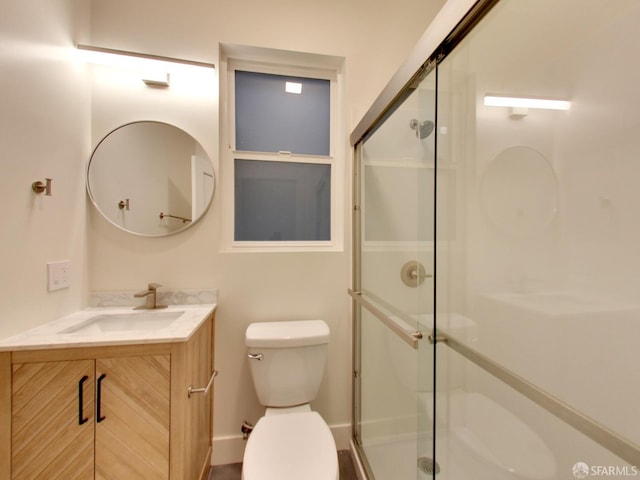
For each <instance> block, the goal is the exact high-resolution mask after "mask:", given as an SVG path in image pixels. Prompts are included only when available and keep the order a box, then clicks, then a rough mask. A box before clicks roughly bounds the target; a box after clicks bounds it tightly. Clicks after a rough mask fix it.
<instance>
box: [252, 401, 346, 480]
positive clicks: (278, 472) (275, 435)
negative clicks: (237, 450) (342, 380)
mask: <svg viewBox="0 0 640 480" xmlns="http://www.w3.org/2000/svg"><path fill="white" fill-rule="evenodd" d="M338 475H339V472H338V454H337V450H336V444H335V441H334V440H333V435H332V434H331V430H329V427H328V426H327V424H326V423H325V421H324V420H323V419H322V417H321V416H320V415H319V414H318V413H317V412H304V413H288V414H284V415H269V416H264V417H262V418H260V420H258V422H257V423H256V426H255V427H254V429H253V432H252V433H251V436H250V437H249V440H248V442H247V447H246V450H245V453H244V460H243V465H242V479H243V480H300V479H301V478H304V479H305V480H338Z"/></svg>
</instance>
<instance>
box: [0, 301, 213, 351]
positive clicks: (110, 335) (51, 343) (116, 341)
mask: <svg viewBox="0 0 640 480" xmlns="http://www.w3.org/2000/svg"><path fill="white" fill-rule="evenodd" d="M216 307H217V304H216V303H206V304H190V305H169V307H168V308H164V309H158V310H134V309H133V307H130V306H129V307H126V306H119V307H100V308H87V309H85V310H81V311H78V312H75V313H72V314H70V315H67V316H65V317H62V318H60V319H57V320H54V321H52V322H49V323H46V324H44V325H40V326H38V327H35V328H32V329H31V330H26V331H24V332H22V333H19V334H17V335H14V336H13V337H9V338H5V339H3V340H0V351H12V350H41V349H54V348H75V347H98V346H110V345H133V344H143V343H147V344H148V343H174V342H184V341H186V340H188V339H189V338H190V337H191V335H193V333H194V332H195V331H196V330H197V329H198V327H199V326H200V325H201V324H202V323H203V322H204V321H205V320H206V319H207V318H208V317H209V315H210V314H211V313H212V312H213V311H214V310H215V309H216ZM171 312H182V313H180V314H177V315H179V316H178V317H177V318H176V319H175V320H173V321H172V322H171V323H170V324H169V325H167V326H161V327H160V328H157V329H151V328H148V327H145V328H144V329H140V330H132V329H129V330H124V331H109V332H100V333H99V334H96V333H93V332H92V331H90V330H89V329H84V330H79V331H77V332H73V331H71V332H66V333H65V331H68V330H70V329H71V330H73V328H74V327H79V326H81V325H82V324H83V323H85V322H87V323H88V322H90V321H91V319H92V318H93V317H96V316H98V315H122V314H140V313H144V314H145V315H148V316H149V315H154V314H159V319H160V318H161V316H162V315H163V313H165V314H166V313H171ZM165 316H166V315H165ZM152 322H153V319H152V318H151V322H150V324H152ZM161 323H162V322H159V324H161Z"/></svg>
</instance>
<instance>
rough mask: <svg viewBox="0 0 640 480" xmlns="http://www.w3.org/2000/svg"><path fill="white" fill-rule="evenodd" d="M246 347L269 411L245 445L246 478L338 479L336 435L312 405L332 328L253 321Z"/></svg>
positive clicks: (304, 322) (320, 324)
mask: <svg viewBox="0 0 640 480" xmlns="http://www.w3.org/2000/svg"><path fill="white" fill-rule="evenodd" d="M245 343H246V346H247V350H248V357H249V367H250V370H251V376H252V378H253V384H254V387H255V390H256V393H257V395H258V400H259V401H260V403H261V404H262V405H263V406H265V407H266V410H265V414H264V416H263V417H261V418H260V419H259V420H258V422H257V423H256V425H255V427H254V429H253V432H252V433H251V435H250V436H249V440H248V441H247V445H246V448H245V453H244V458H243V464H242V480H300V479H301V478H304V479H305V480H338V477H339V471H338V454H337V449H336V444H335V441H334V439H333V435H332V434H331V430H329V426H328V425H327V424H326V422H325V421H324V420H323V419H322V417H321V416H320V415H319V414H318V413H317V412H314V411H312V410H311V406H310V405H309V402H311V401H312V400H313V399H314V398H315V397H316V394H317V393H318V389H319V388H320V382H321V381H322V377H323V374H324V367H325V363H326V359H327V345H328V343H329V326H328V325H327V324H326V323H325V322H324V321H322V320H301V321H290V322H265V323H252V324H251V325H249V327H248V328H247V331H246V334H245Z"/></svg>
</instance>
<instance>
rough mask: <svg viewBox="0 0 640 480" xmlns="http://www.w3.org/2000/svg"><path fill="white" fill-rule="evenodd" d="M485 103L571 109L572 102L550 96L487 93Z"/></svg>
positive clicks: (496, 105)
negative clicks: (508, 95)
mask: <svg viewBox="0 0 640 480" xmlns="http://www.w3.org/2000/svg"><path fill="white" fill-rule="evenodd" d="M484 105H485V106H487V107H510V108H513V109H524V108H538V109H546V110H569V108H570V106H571V102H568V101H566V100H553V99H549V98H527V97H507V96H501V95H485V96H484Z"/></svg>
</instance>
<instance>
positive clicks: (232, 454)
mask: <svg viewBox="0 0 640 480" xmlns="http://www.w3.org/2000/svg"><path fill="white" fill-rule="evenodd" d="M329 428H330V429H331V433H332V434H333V438H334V440H335V442H336V448H337V449H338V450H349V449H350V448H351V425H350V424H348V423H344V424H339V425H331V426H329ZM246 443H247V442H246V441H245V440H243V439H242V435H230V436H220V437H213V450H212V452H211V465H228V464H230V463H240V462H242V457H243V456H244V447H245V445H246Z"/></svg>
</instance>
